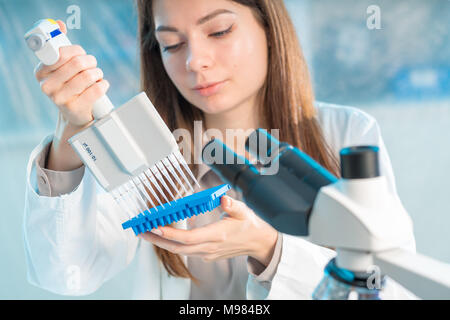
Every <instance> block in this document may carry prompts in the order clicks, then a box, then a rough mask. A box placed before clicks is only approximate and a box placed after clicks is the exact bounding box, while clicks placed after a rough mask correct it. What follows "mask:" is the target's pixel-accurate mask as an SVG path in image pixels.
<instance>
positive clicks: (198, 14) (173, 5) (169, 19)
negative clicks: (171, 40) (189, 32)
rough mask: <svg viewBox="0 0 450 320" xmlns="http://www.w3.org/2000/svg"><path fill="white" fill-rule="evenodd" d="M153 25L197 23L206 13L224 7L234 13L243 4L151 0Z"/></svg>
mask: <svg viewBox="0 0 450 320" xmlns="http://www.w3.org/2000/svg"><path fill="white" fill-rule="evenodd" d="M152 7H153V16H154V17H153V18H154V21H155V27H156V28H157V27H158V26H160V25H165V26H169V25H170V26H175V25H182V24H197V22H199V19H201V18H202V17H205V16H207V15H208V14H210V13H212V12H214V11H216V10H220V9H225V10H228V11H231V12H234V13H236V14H239V11H240V10H242V9H243V8H242V7H243V6H240V5H239V4H238V3H236V2H234V1H231V0H153V4H152Z"/></svg>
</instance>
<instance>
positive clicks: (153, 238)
mask: <svg viewBox="0 0 450 320" xmlns="http://www.w3.org/2000/svg"><path fill="white" fill-rule="evenodd" d="M139 236H140V237H141V238H142V239H144V240H146V241H149V242H151V243H153V244H154V245H155V246H158V247H160V248H162V249H165V250H168V251H170V252H173V253H176V254H181V255H198V256H202V255H206V254H214V253H217V252H218V250H219V247H218V246H217V244H215V243H211V242H206V243H201V244H195V245H188V244H183V243H179V242H177V241H172V240H168V239H165V238H162V237H160V236H158V235H156V234H154V233H152V232H144V233H142V234H140V235H139Z"/></svg>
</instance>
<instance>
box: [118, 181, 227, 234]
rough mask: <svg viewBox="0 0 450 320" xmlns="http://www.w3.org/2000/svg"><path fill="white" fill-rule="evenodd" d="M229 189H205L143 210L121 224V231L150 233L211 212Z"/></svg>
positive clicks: (224, 185) (225, 187) (224, 187)
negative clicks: (130, 230) (129, 230)
mask: <svg viewBox="0 0 450 320" xmlns="http://www.w3.org/2000/svg"><path fill="white" fill-rule="evenodd" d="M230 189H231V187H230V185H229V184H223V185H220V186H217V187H214V188H210V189H206V190H203V191H200V192H197V193H194V194H191V195H189V196H187V197H184V198H181V199H177V200H174V201H171V202H169V203H165V204H164V208H163V207H162V206H157V207H156V208H151V209H150V211H148V210H145V211H144V212H142V213H140V214H138V215H137V216H136V217H134V218H131V219H130V220H128V221H127V222H124V223H123V224H122V228H123V229H128V228H132V229H133V231H134V233H135V235H138V234H140V233H144V232H146V231H150V230H152V229H153V228H155V229H156V228H158V226H165V225H167V224H170V223H172V222H176V221H180V220H184V219H186V218H190V217H192V216H193V215H195V216H196V215H199V214H200V213H205V212H207V211H212V210H214V209H215V208H217V207H218V206H219V205H220V199H221V198H222V197H223V196H224V195H225V194H226V192H227V191H228V190H230Z"/></svg>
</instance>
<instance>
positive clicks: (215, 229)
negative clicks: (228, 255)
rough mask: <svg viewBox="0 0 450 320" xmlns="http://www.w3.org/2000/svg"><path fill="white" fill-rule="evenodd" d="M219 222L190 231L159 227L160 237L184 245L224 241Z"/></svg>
mask: <svg viewBox="0 0 450 320" xmlns="http://www.w3.org/2000/svg"><path fill="white" fill-rule="evenodd" d="M221 229H222V227H221V224H220V222H217V223H212V224H209V225H207V226H204V227H199V228H195V229H191V230H183V229H176V228H174V227H169V226H166V227H159V228H158V230H160V231H161V232H162V237H164V238H165V239H169V240H173V241H177V242H179V243H184V244H198V243H204V242H219V241H224V240H225V238H226V236H225V233H224V232H222V230H221Z"/></svg>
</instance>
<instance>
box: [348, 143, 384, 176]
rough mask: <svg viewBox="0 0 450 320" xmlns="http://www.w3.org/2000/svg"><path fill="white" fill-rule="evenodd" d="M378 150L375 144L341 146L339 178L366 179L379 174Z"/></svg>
mask: <svg viewBox="0 0 450 320" xmlns="http://www.w3.org/2000/svg"><path fill="white" fill-rule="evenodd" d="M378 151H379V148H378V147H376V146H354V147H347V148H343V149H342V150H341V152H340V158H341V178H343V179H366V178H374V177H378V176H380V165H379V161H378Z"/></svg>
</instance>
